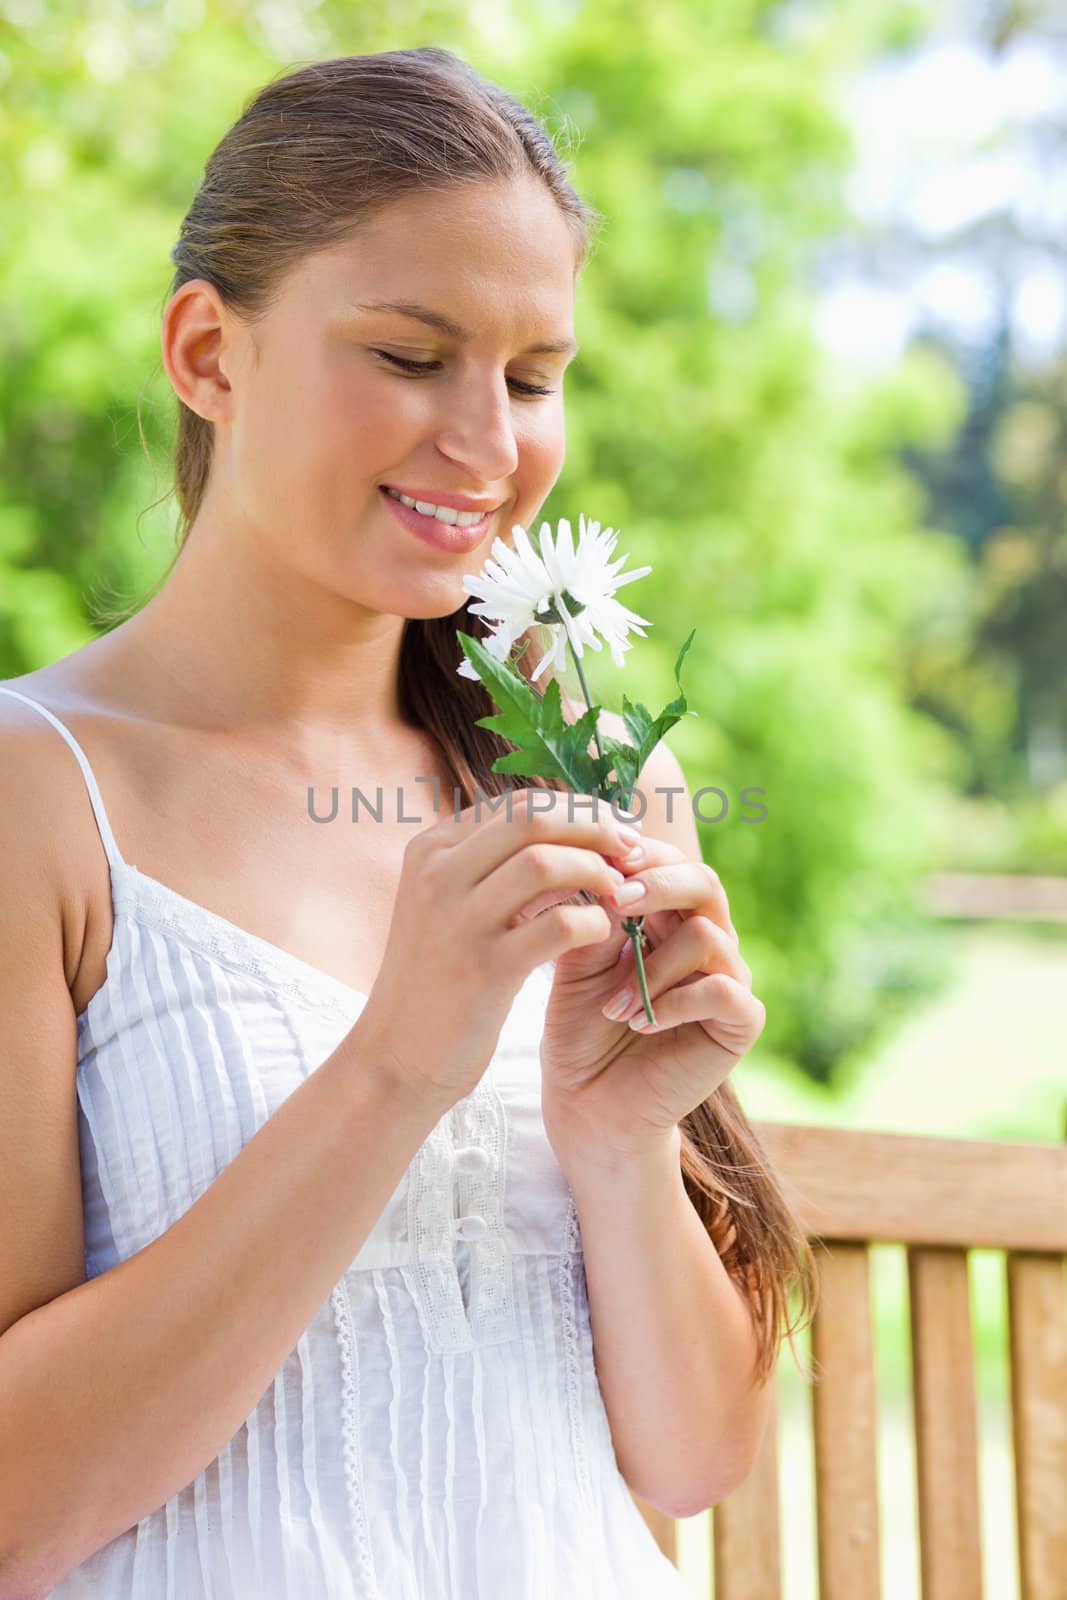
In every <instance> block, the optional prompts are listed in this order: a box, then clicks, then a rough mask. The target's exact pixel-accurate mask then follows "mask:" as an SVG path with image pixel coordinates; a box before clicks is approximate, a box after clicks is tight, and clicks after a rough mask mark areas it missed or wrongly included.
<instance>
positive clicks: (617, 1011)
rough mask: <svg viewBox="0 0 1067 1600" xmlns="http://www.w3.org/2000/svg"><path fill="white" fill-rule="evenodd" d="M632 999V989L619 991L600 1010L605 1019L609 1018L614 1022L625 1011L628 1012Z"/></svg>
mask: <svg viewBox="0 0 1067 1600" xmlns="http://www.w3.org/2000/svg"><path fill="white" fill-rule="evenodd" d="M633 997H634V992H633V990H632V989H630V988H626V989H620V990H619V992H618V994H613V995H612V997H611V999H610V1000H609V1001H607V1003H606V1004H605V1005H603V1006H602V1007H601V1010H602V1011H603V1013H604V1015H605V1016H606V1017H611V1018H612V1020H614V1019H615V1018H616V1017H621V1016H622V1015H623V1013H624V1012H625V1011H628V1010H629V1007H630V1003H631V1001H632V1000H633Z"/></svg>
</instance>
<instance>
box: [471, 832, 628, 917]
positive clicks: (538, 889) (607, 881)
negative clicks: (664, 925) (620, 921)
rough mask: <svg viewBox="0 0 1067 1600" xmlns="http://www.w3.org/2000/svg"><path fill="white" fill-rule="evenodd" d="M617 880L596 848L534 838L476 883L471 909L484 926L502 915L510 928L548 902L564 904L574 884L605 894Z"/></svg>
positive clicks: (616, 876) (595, 892) (614, 873)
mask: <svg viewBox="0 0 1067 1600" xmlns="http://www.w3.org/2000/svg"><path fill="white" fill-rule="evenodd" d="M618 882H619V873H618V872H617V871H616V869H615V868H614V867H611V866H609V865H608V862H607V860H606V859H605V857H604V856H602V855H600V854H598V853H597V851H595V850H583V849H578V848H575V847H574V846H573V845H569V844H555V843H537V844H532V845H529V846H527V847H526V848H525V849H522V850H518V851H516V852H515V854H514V855H512V856H510V857H509V858H508V860H506V861H505V862H504V863H503V865H502V866H500V867H498V868H497V870H496V871H495V872H492V873H490V874H489V875H488V877H486V878H485V879H484V880H483V881H482V882H481V883H479V884H477V885H476V886H475V888H474V890H473V894H472V909H473V911H474V913H475V915H476V916H477V917H479V918H480V919H481V922H482V925H483V926H488V925H495V924H496V923H498V922H499V921H500V920H501V918H503V919H504V925H505V926H506V927H508V928H513V927H515V926H516V925H517V923H519V922H523V921H528V920H529V919H530V917H531V916H536V915H538V913H539V912H541V911H544V910H546V909H548V907H549V906H552V905H561V904H563V903H564V902H565V901H567V900H569V899H570V898H571V897H572V896H573V895H574V893H575V891H576V889H587V890H592V891H593V893H594V894H595V895H597V896H599V897H601V898H606V897H607V896H609V895H610V893H611V891H612V889H613V887H614V886H615V885H616V884H617V883H618Z"/></svg>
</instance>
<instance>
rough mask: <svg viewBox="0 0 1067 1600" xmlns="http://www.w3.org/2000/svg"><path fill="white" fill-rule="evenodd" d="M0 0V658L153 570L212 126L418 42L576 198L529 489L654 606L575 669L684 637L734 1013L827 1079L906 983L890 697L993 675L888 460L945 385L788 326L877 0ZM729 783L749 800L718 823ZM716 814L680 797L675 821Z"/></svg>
mask: <svg viewBox="0 0 1067 1600" xmlns="http://www.w3.org/2000/svg"><path fill="white" fill-rule="evenodd" d="M16 9H17V8H16V6H15V4H14V3H13V0H9V3H8V4H7V5H6V7H4V8H3V10H0V18H2V17H6V18H7V19H8V20H6V21H2V20H0V149H2V152H3V156H4V160H3V163H2V164H0V171H2V173H3V174H4V176H2V177H0V183H2V185H3V187H2V189H0V209H2V214H3V219H4V226H3V230H2V241H0V249H2V255H0V362H2V367H3V372H4V384H3V387H2V390H0V675H3V676H12V675H15V674H17V673H19V672H23V671H26V670H29V669H31V668H33V667H35V666H38V665H41V664H43V663H46V662H48V661H51V660H53V659H55V658H56V657H57V656H60V655H63V654H66V653H67V652H69V651H70V650H72V649H74V648H76V647H77V646H79V645H80V644H82V643H83V642H84V641H86V640H88V639H89V638H91V637H92V636H93V635H94V633H95V632H96V631H98V630H97V628H96V627H95V626H94V623H93V620H92V617H93V612H92V604H93V600H94V597H97V596H109V595H111V594H113V593H116V592H117V593H119V594H123V595H132V594H138V593H142V592H143V591H144V590H145V589H146V588H147V587H149V586H150V584H151V583H152V582H153V581H154V579H155V578H156V576H157V574H158V573H159V571H160V570H161V569H162V567H163V566H165V564H166V561H167V560H168V559H169V556H170V553H171V550H172V532H171V530H172V527H173V522H172V520H171V517H172V513H171V511H168V510H167V509H166V507H167V505H168V502H167V500H166V491H167V490H168V488H169V466H168V462H169V454H168V453H169V448H170V441H171V435H172V426H173V415H174V406H173V397H172V395H171V391H170V388H169V385H168V384H167V382H166V378H165V374H163V372H162V368H161V365H160V363H159V360H158V356H159V348H158V316H159V314H160V313H161V311H162V308H163V303H164V295H165V292H166V285H167V283H168V281H169V277H170V263H169V260H168V251H169V249H170V246H171V244H172V241H173V239H174V237H175V236H176V233H177V229H178V225H179V222H180V219H181V216H182V214H183V212H184V210H185V208H186V206H187V205H188V203H189V200H190V199H191V197H192V194H193V192H194V190H195V187H196V185H197V183H198V181H199V178H200V174H201V169H202V166H203V163H204V161H205V160H206V158H207V155H208V154H209V152H210V150H211V149H212V147H213V146H214V144H215V142H216V141H217V140H218V138H219V137H220V136H221V135H222V133H223V132H224V131H225V129H226V128H227V127H228V126H229V125H230V123H231V122H232V121H233V120H234V119H235V118H236V116H237V115H239V113H240V110H241V108H242V106H243V105H244V103H245V101H246V100H247V99H248V98H249V97H250V96H251V95H252V94H253V93H254V92H255V90H256V89H257V88H258V87H259V85H260V84H262V83H263V82H264V81H265V80H266V79H267V78H269V77H272V76H275V75H278V74H280V73H281V72H283V71H285V70H287V69H289V68H290V67H292V66H295V65H299V64H301V63H302V62H303V61H306V60H311V59H321V58H323V57H325V56H328V55H335V54H342V53H354V52H367V51H376V50H385V49H393V48H401V47H411V46H414V45H419V44H427V43H434V44H439V45H445V46H447V47H449V48H451V49H454V50H456V51H457V52H458V53H459V54H461V55H462V56H464V57H465V58H466V59H467V60H469V61H471V62H472V63H473V64H474V65H475V66H477V67H478V68H479V69H480V70H481V71H483V72H484V73H485V74H486V75H487V76H489V77H490V78H493V79H495V80H497V81H499V82H501V83H503V84H504V85H505V86H506V87H508V88H509V89H511V90H512V91H513V92H515V93H517V94H518V95H519V96H520V98H522V99H523V100H524V101H525V103H526V104H527V105H529V106H530V107H531V109H532V110H534V111H535V112H537V113H538V114H539V115H541V116H542V117H544V119H545V120H546V121H547V123H548V124H549V126H550V127H551V128H552V129H553V131H554V132H555V133H556V134H557V135H558V137H559V138H560V142H561V145H562V147H563V148H564V151H565V153H567V154H568V155H570V156H571V158H572V161H573V175H574V179H575V181H576V183H577V185H578V187H579V188H580V189H581V190H582V191H583V192H584V193H585V194H586V195H587V196H588V198H589V199H590V200H591V201H592V202H593V204H594V205H596V206H597V207H598V208H599V209H600V210H601V211H602V212H604V213H605V215H606V219H607V221H606V226H605V227H604V229H603V232H602V236H601V238H600V240H599V242H598V247H597V249H596V251H595V253H594V256H593V259H592V260H591V262H590V264H589V266H588V267H587V269H586V272H585V274H584V276H583V278H582V279H581V281H580V286H579V305H578V312H577V325H578V329H579V338H580V340H581V343H582V354H581V356H580V357H579V359H578V361H577V362H576V363H575V364H574V365H573V367H572V368H571V370H570V378H569V399H568V427H569V432H568V456H567V464H566V467H565V470H564V474H563V476H562V478H561V480H560V483H559V485H558V486H557V488H556V491H555V492H554V493H553V495H552V497H551V499H550V501H549V502H548V503H546V506H545V507H544V515H545V516H546V517H547V518H549V519H550V520H552V521H554V520H555V518H556V517H558V516H569V517H571V518H572V520H573V521H574V522H575V523H576V522H577V514H578V512H579V511H584V512H585V514H586V515H588V516H595V517H596V518H597V519H598V520H600V522H601V523H602V524H603V525H605V526H606V525H611V526H613V527H615V528H617V529H619V531H620V550H624V551H626V552H628V553H629V554H630V556H631V560H632V563H633V564H643V563H645V562H646V561H647V562H650V563H651V564H652V566H653V572H652V575H651V576H650V577H648V578H646V579H644V580H643V581H642V584H641V587H640V595H639V596H638V594H637V593H636V592H634V591H632V590H629V591H627V594H626V600H627V603H628V604H629V605H631V606H632V607H633V608H634V609H635V610H637V611H638V612H639V613H640V614H642V615H645V616H649V617H652V618H653V619H654V621H655V626H654V628H653V629H652V630H650V633H649V638H648V640H647V642H644V643H643V644H641V645H640V647H639V648H638V649H636V650H635V651H634V652H633V654H632V656H631V658H630V659H631V661H632V665H631V666H629V667H628V669H627V675H626V679H625V684H624V683H623V682H622V681H621V675H619V674H617V673H616V670H615V669H614V668H613V666H612V664H611V662H610V660H606V659H605V657H603V656H600V657H597V658H596V660H595V661H594V662H593V663H591V671H592V683H593V687H594V690H595V692H596V693H597V695H598V698H600V699H601V700H602V701H603V703H605V704H607V705H610V706H617V705H618V704H619V703H620V702H621V694H622V689H623V687H624V686H625V688H626V690H627V692H628V693H629V694H630V695H631V697H632V698H636V697H640V698H641V699H643V700H644V701H645V703H646V704H649V705H652V704H663V703H666V701H667V700H669V699H670V698H672V696H673V694H674V692H675V687H676V686H675V684H674V680H673V676H672V667H673V663H674V660H675V657H676V655H677V652H678V648H679V645H680V643H681V641H682V639H683V637H684V636H685V634H686V633H688V631H689V629H690V628H691V627H693V626H695V627H696V629H697V636H696V640H695V642H694V646H693V649H692V651H691V652H690V655H689V658H688V660H687V669H688V670H687V677H686V688H687V694H688V696H689V702H690V705H691V706H692V707H693V708H694V709H696V710H697V712H698V714H699V715H698V718H687V719H685V720H684V722H683V724H682V725H680V726H679V728H678V730H677V738H674V737H673V736H672V739H671V741H670V742H671V743H672V745H674V747H675V748H676V750H677V753H678V755H679V757H680V758H681V760H682V762H683V765H684V766H685V769H686V773H687V777H688V778H689V782H690V788H691V790H693V791H695V790H697V789H699V788H701V787H703V786H705V785H708V786H717V787H719V788H721V789H722V790H723V791H725V794H726V796H727V799H728V804H729V809H728V811H727V813H726V815H725V816H723V817H722V819H721V820H720V821H708V822H706V823H704V824H702V842H703V847H704V850H705V854H706V857H707V859H708V860H709V861H710V862H711V863H712V864H713V865H714V866H715V867H716V869H717V870H718V871H719V872H720V873H721V875H722V877H723V879H724V882H725V884H726V886H727V890H728V892H729V895H730V899H731V907H732V911H733V916H734V920H735V922H736V924H737V926H738V927H739V929H740V930H741V934H742V939H743V943H744V948H745V952H746V956H747V958H748V960H749V962H750V964H751V966H752V968H753V971H754V982H755V988H756V992H757V993H758V994H759V995H760V996H761V998H762V999H763V1000H764V1001H765V1003H766V1005H767V1009H768V1024H767V1030H766V1033H765V1035H764V1042H765V1043H766V1045H767V1046H768V1047H769V1048H770V1049H772V1050H773V1051H775V1052H777V1053H779V1054H780V1055H784V1056H788V1057H791V1058H792V1059H793V1060H794V1061H796V1062H797V1063H798V1064H799V1065H800V1067H801V1068H802V1069H803V1070H804V1071H805V1072H807V1073H808V1074H809V1075H811V1076H812V1077H814V1078H823V1079H825V1078H828V1077H829V1076H830V1075H831V1073H832V1072H834V1071H837V1070H840V1069H841V1068H842V1067H843V1066H844V1065H845V1064H847V1063H848V1061H849V1059H850V1058H851V1057H853V1056H854V1055H855V1054H856V1053H857V1052H859V1051H861V1050H863V1049H866V1048H869V1047H870V1045H871V1044H872V1042H873V1041H874V1040H875V1039H876V1038H877V1036H878V1035H879V1033H880V1032H884V1030H885V1028H886V1027H887V1026H888V1025H889V1024H890V1023H891V1022H892V1020H893V1018H894V1017H895V1016H897V1015H898V1014H899V1013H900V1011H901V1010H902V1009H903V1008H904V1007H905V1006H906V1005H907V1003H908V1002H909V1001H910V999H911V998H912V997H913V996H914V995H915V994H916V993H917V992H921V991H922V990H923V988H924V987H926V986H928V985H929V984H931V983H932V982H934V981H935V980H936V966H937V964H936V960H935V959H933V958H932V955H931V948H930V946H929V944H928V941H927V938H926V933H925V924H924V922H923V918H922V915H921V913H920V912H919V911H918V910H917V909H916V900H917V896H916V894H915V890H916V886H917V884H918V881H919V879H920V877H921V876H922V874H923V872H924V871H925V869H926V868H927V866H929V865H930V864H932V863H936V862H938V861H939V859H940V857H941V856H942V855H943V853H944V848H945V844H946V839H945V827H944V823H943V821H942V819H943V817H944V815H945V800H946V797H948V796H950V795H951V793H952V792H953V789H954V787H956V786H958V784H959V782H960V781H961V776H962V765H961V761H962V758H961V755H960V752H959V750H958V748H957V746H956V744H955V743H954V742H953V740H952V738H951V737H950V736H949V735H948V734H946V732H945V731H944V728H943V727H942V725H941V724H940V723H939V722H938V721H937V720H935V719H934V718H933V717H931V716H928V715H924V714H923V713H922V712H921V711H919V710H916V709H915V707H914V697H915V691H916V684H917V682H921V681H922V680H923V678H924V676H925V677H929V676H930V675H932V674H942V673H949V674H952V673H957V674H958V675H959V677H960V681H961V683H962V684H964V685H965V690H966V692H967V693H970V694H974V695H983V694H984V695H987V696H989V697H991V699H992V701H993V702H994V703H995V701H996V696H997V693H998V692H999V691H998V686H997V685H996V684H995V683H994V684H987V683H986V682H985V681H984V679H983V676H982V674H981V671H980V670H979V669H977V668H975V667H974V666H973V664H972V665H968V664H967V663H968V651H969V644H970V640H971V636H972V634H973V631H974V627H975V625H976V612H975V600H974V596H973V592H972V579H971V577H970V572H969V568H968V565H967V562H966V559H965V556H964V554H963V552H962V551H961V546H960V542H959V541H958V540H957V539H956V538H954V537H949V536H948V535H945V534H939V533H938V532H936V531H935V530H932V529H930V528H924V527H923V517H924V507H923V502H922V497H921V493H920V491H919V490H918V489H917V487H916V485H915V482H914V480H913V479H912V478H911V477H910V476H908V475H907V473H906V472H905V470H904V469H903V468H902V467H901V465H900V464H899V455H900V452H901V450H902V448H903V447H904V446H906V445H909V444H911V445H915V444H919V443H921V444H923V445H926V446H930V447H935V446H936V445H937V444H938V443H939V442H941V441H943V440H944V439H947V438H948V437H949V436H950V434H951V433H952V430H953V429H954V428H955V427H956V425H957V423H958V420H959V416H960V412H961V406H962V391H961V386H960V384H959V382H958V380H957V379H956V377H955V376H954V375H953V373H952V372H951V370H950V368H949V366H948V365H947V363H944V362H942V361H940V360H939V359H938V358H937V357H936V356H935V355H933V354H931V353H929V352H922V351H917V352H915V353H914V354H913V355H911V356H909V357H908V358H907V359H906V360H905V361H904V362H903V363H902V365H901V366H900V368H899V370H898V371H896V372H895V373H894V374H892V376H890V377H888V378H882V379H880V380H879V381H878V382H877V383H869V384H866V385H864V386H862V387H857V386H855V385H854V384H850V383H847V382H845V381H844V380H842V379H841V378H840V377H839V376H837V375H835V373H834V372H833V371H832V369H831V368H830V367H829V366H828V365H827V364H826V362H825V361H824V359H823V358H822V357H821V356H820V353H819V351H818V349H817V346H816V344H815V342H814V337H813V334H812V332H811V331H810V326H809V324H810V311H811V303H810V297H809V292H808V290H807V289H806V288H805V281H806V274H807V270H808V266H809V264H810V260H811V252H812V251H813V249H814V248H815V247H816V246H817V244H818V243H819V241H820V240H822V239H824V238H825V237H826V236H827V235H828V234H829V233H830V232H832V231H833V230H834V229H835V228H837V227H838V226H840V225H841V223H842V222H843V221H844V217H845V213H844V198H843V196H844V179H845V175H846V173H847V169H848V161H849V141H848V137H847V131H846V130H845V129H844V128H843V127H842V126H841V125H840V123H839V121H838V120H837V118H836V116H835V115H834V114H833V112H832V111H831V109H830V106H831V100H830V92H829V89H830V84H831V82H832V80H833V76H834V74H835V73H837V72H839V71H841V70H842V69H843V68H844V67H846V66H847V65H848V64H849V63H850V62H852V61H854V60H855V58H856V56H857V54H858V53H860V52H862V51H864V50H869V49H872V48H874V47H875V45H877V44H879V43H884V42H887V41H888V42H889V43H890V44H892V43H893V21H892V18H893V15H894V11H896V12H897V13H899V8H893V7H884V8H882V7H878V6H873V5H872V7H870V8H869V9H867V10H865V13H864V18H863V21H862V25H861V24H860V22H859V21H858V19H857V16H856V14H855V12H853V13H852V14H851V15H847V16H846V15H842V16H841V17H840V18H839V19H835V18H834V17H833V14H832V13H830V16H829V20H825V19H824V25H823V26H822V27H820V28H819V29H813V30H811V31H810V32H807V33H805V32H804V31H803V30H800V31H799V32H797V31H796V30H793V31H792V32H791V31H790V29H789V28H788V27H786V26H785V22H784V20H783V19H784V18H785V15H786V12H787V11H788V8H783V7H780V6H769V5H765V4H760V3H756V0H745V3H741V0H738V3H733V4H729V5H726V4H716V5H712V6H706V5H703V4H701V3H699V0H658V3H657V4H656V5H655V7H652V6H646V7H635V6H633V5H632V4H626V5H623V4H621V3H619V0H591V3H589V4H586V5H584V6H582V7H575V6H573V5H559V4H557V5H552V4H544V3H540V4H538V5H536V6H535V5H533V4H529V3H524V4H512V5H509V4H506V3H500V4H498V3H495V0H494V4H493V5H492V7H490V6H488V5H486V4H481V3H479V4H473V3H471V4H467V5H463V4H456V5H446V4H436V5H434V4H425V5H424V4H419V3H415V0H412V3H408V4H405V5H401V4H397V3H391V4H389V5H388V6H387V7H383V6H380V5H370V4H368V5H356V6H352V5H350V4H346V5H341V4H338V3H331V0H326V3H323V4H320V5H319V6H317V7H315V8H308V7H306V6H299V5H296V4H293V5H291V6H288V7H287V6H286V5H284V4H278V3H275V4H272V5H270V6H266V5H263V6H256V5H254V4H249V3H240V0H231V3H229V4H222V3H204V0H200V3H194V0H172V3H171V4H169V5H167V6H161V5H149V4H140V5H136V6H132V5H117V4H111V5H105V4H100V3H92V0H80V3H78V4H71V3H53V4H51V5H49V6H47V7H43V6H36V7H32V8H31V5H30V0H22V9H23V10H25V12H26V14H27V16H28V17H30V19H31V21H30V23H29V25H20V24H19V23H18V21H17V19H16V17H15V12H16ZM838 9H840V8H838ZM139 402H140V404H139ZM139 426H140V427H143V430H144V440H145V443H146V444H147V447H148V451H149V455H148V456H146V453H145V451H144V449H143V448H142V443H141V440H140V439H139V437H138V428H139ZM160 496H163V501H162V504H163V506H164V510H163V511H162V512H159V513H158V514H156V515H154V516H153V515H152V513H157V512H158V507H157V506H156V505H155V504H154V502H156V501H157V499H158V498H159V497H160ZM145 523H149V524H150V526H151V527H152V528H153V537H152V539H150V540H149V541H148V542H145V540H144V536H143V534H144V524H145ZM617 676H619V677H620V681H619V682H616V681H615V679H616V677H617ZM746 788H747V789H756V790H759V791H761V793H760V794H759V795H757V796H756V797H755V798H756V799H757V800H758V801H759V802H761V803H762V805H763V806H765V807H766V816H765V817H764V819H763V820H761V821H752V820H745V815H746V812H747V815H748V816H749V817H751V815H752V809H751V806H750V807H747V808H745V806H744V797H743V796H742V793H741V791H742V790H744V789H746ZM718 807H719V803H718V802H717V801H716V798H715V796H708V797H706V798H705V801H704V802H703V808H704V814H705V815H706V816H708V817H714V816H715V815H716V812H717V810H718Z"/></svg>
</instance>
